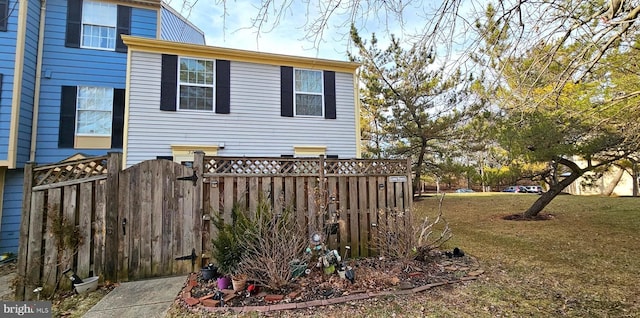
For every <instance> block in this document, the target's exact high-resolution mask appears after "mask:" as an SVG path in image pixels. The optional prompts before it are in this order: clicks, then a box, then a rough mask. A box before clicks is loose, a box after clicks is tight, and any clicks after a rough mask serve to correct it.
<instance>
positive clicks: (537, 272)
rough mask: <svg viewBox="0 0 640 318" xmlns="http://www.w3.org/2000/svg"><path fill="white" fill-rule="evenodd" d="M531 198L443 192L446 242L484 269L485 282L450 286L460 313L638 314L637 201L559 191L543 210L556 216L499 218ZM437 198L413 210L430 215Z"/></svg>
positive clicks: (639, 211) (639, 204)
mask: <svg viewBox="0 0 640 318" xmlns="http://www.w3.org/2000/svg"><path fill="white" fill-rule="evenodd" d="M536 198H537V196H535V195H525V194H495V195H490V196H486V195H482V194H478V195H448V196H446V197H445V200H444V203H443V211H444V213H445V215H446V216H447V219H448V221H449V223H450V226H451V227H452V228H453V232H454V238H453V239H452V240H451V241H449V242H448V244H447V245H448V247H453V246H459V247H460V248H462V249H463V250H465V251H466V252H467V253H469V254H471V255H474V256H475V257H477V258H478V259H479V260H480V262H481V263H482V264H484V267H485V269H486V270H487V274H486V276H485V277H484V279H483V280H481V281H479V282H477V283H475V284H471V285H469V286H467V287H465V288H458V289H457V290H456V291H454V296H456V297H460V298H462V299H461V300H462V304H461V305H460V307H459V309H460V312H458V313H460V314H462V315H464V314H468V315H469V316H474V315H475V314H476V313H486V314H487V315H491V316H493V315H500V316H502V315H508V316H524V315H527V316H528V315H533V316H562V315H566V316H574V317H590V316H596V317H600V316H601V317H607V316H608V317H612V316H613V317H621V316H631V317H635V316H640V283H639V281H638V279H639V278H640V234H639V233H638V231H640V198H603V197H586V196H568V195H563V196H559V197H557V198H556V199H554V201H553V202H552V203H551V204H550V205H549V206H548V207H547V208H546V209H545V210H544V212H545V213H550V214H553V215H554V216H555V218H554V219H553V220H550V221H529V222H522V221H506V220H502V219H501V217H502V216H504V215H508V214H511V213H519V212H522V211H524V210H525V209H526V208H527V207H528V206H529V205H530V204H531V203H532V202H533V201H534V200H535V199H536ZM435 201H436V198H433V197H432V198H426V199H425V200H423V201H421V202H418V203H417V204H416V210H417V214H424V213H428V214H433V213H434V212H435V210H434V209H435V206H436V202H435ZM454 301H455V300H454ZM441 305H442V306H446V305H447V304H446V302H443V303H442V304H441ZM454 312H456V311H454ZM434 313H436V315H437V313H438V311H437V310H435V311H434ZM452 316H455V314H453V315H452Z"/></svg>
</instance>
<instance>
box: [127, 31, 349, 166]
mask: <svg viewBox="0 0 640 318" xmlns="http://www.w3.org/2000/svg"><path fill="white" fill-rule="evenodd" d="M123 38H124V42H125V44H126V45H127V46H128V47H129V63H130V64H129V71H128V73H127V90H128V94H127V97H126V99H127V103H126V104H127V106H126V109H125V113H124V117H125V120H124V121H125V125H124V127H125V129H124V161H125V165H126V166H131V165H134V164H136V163H139V162H141V161H144V160H148V159H156V158H165V159H172V160H174V161H176V162H184V161H187V162H188V161H191V160H193V152H194V151H196V150H202V151H204V152H205V153H206V155H218V156H254V157H255V156H269V157H281V156H284V157H309V156H314V157H317V156H318V155H320V154H323V155H326V156H327V157H334V158H335V157H339V158H357V157H359V156H360V149H359V147H358V145H359V144H360V143H359V140H360V135H359V115H358V114H359V111H358V102H357V101H358V89H357V87H358V85H357V76H356V69H357V68H358V66H359V64H358V63H353V62H344V61H334V60H324V59H318V58H306V57H297V56H289V55H281V54H270V53H260V52H253V51H245V50H237V49H228V48H221V47H213V46H204V45H194V44H187V43H170V42H167V41H162V40H157V39H149V38H142V37H136V36H124V37H123Z"/></svg>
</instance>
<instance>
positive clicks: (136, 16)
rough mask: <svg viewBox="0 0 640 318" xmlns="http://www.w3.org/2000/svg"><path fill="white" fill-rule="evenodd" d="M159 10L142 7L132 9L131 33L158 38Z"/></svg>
mask: <svg viewBox="0 0 640 318" xmlns="http://www.w3.org/2000/svg"><path fill="white" fill-rule="evenodd" d="M157 25H158V11H156V10H147V9H141V8H133V9H132V10H131V35H135V36H142V37H145V38H154V39H155V38H156V30H157V27H156V26H157Z"/></svg>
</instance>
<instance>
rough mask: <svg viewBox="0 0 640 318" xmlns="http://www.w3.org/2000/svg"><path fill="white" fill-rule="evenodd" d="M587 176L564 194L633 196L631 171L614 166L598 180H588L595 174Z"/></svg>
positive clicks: (572, 185)
mask: <svg viewBox="0 0 640 318" xmlns="http://www.w3.org/2000/svg"><path fill="white" fill-rule="evenodd" d="M575 162H576V163H578V165H580V166H586V162H585V161H584V160H576V161H575ZM586 175H587V176H583V177H580V178H578V179H577V180H576V181H574V182H573V183H571V184H570V185H569V186H568V187H566V188H565V189H564V190H563V192H566V193H570V194H573V195H613V196H632V195H633V182H634V177H633V176H632V174H631V173H629V171H627V170H624V169H621V168H620V167H618V166H612V167H611V168H610V169H609V170H608V171H606V172H604V173H603V174H602V176H600V178H597V179H596V180H592V179H593V178H588V177H589V176H593V173H590V172H587V173H586ZM635 182H640V180H636V181H635Z"/></svg>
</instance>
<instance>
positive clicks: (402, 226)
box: [372, 195, 453, 261]
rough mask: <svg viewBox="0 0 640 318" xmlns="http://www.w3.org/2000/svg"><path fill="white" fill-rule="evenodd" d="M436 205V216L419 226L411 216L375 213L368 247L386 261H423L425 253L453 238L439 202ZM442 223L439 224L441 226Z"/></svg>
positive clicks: (426, 257)
mask: <svg viewBox="0 0 640 318" xmlns="http://www.w3.org/2000/svg"><path fill="white" fill-rule="evenodd" d="M443 200H444V195H442V196H441V197H440V200H439V202H438V216H437V217H436V218H435V220H433V221H432V220H430V219H429V217H428V216H426V217H425V218H424V220H423V221H422V222H421V223H419V224H414V223H413V222H412V220H411V213H405V212H397V211H390V212H388V213H385V212H383V211H381V212H380V213H379V220H380V223H379V224H377V228H378V229H377V231H376V233H375V235H374V237H373V240H372V245H373V247H374V248H375V249H376V250H377V251H378V253H379V255H380V256H383V257H387V258H410V257H413V258H415V259H417V260H421V261H425V260H427V259H428V258H429V252H430V251H432V250H434V249H437V248H439V247H440V246H442V244H444V243H445V242H446V241H448V240H449V239H451V237H452V236H453V234H452V233H451V229H450V228H449V223H448V222H447V221H446V220H445V219H444V217H443V216H442V201H443ZM442 223H443V224H442Z"/></svg>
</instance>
